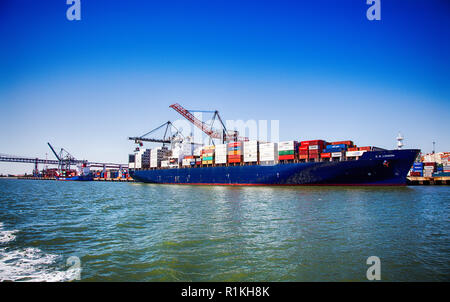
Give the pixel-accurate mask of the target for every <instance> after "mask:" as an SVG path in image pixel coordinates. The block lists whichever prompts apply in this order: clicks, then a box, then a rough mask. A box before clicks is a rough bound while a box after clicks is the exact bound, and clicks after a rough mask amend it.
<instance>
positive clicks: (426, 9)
mask: <svg viewBox="0 0 450 302" xmlns="http://www.w3.org/2000/svg"><path fill="white" fill-rule="evenodd" d="M365 2H366V1H365V0H351V1H346V0H328V1H325V0H310V1H279V0H278V1H263V0H255V1H246V0H239V1H234V0H231V1H230V0H226V1H218V0H206V1H197V0H180V1H173V0H172V1H144V0H142V1H138V0H128V1H124V0H118V1H106V0H95V1H94V0H82V1H81V18H82V19H81V21H68V20H67V19H66V9H67V7H68V6H67V5H66V4H65V3H66V1H65V0H57V1H56V0H55V1H23V0H22V1H19V0H14V1H12V0H11V1H8V0H3V1H1V2H0V41H1V47H0V105H1V110H0V119H1V125H2V127H1V130H0V153H7V154H17V155H24V156H39V157H45V153H49V152H50V151H49V149H48V147H47V145H46V143H47V141H50V142H52V143H53V144H54V145H55V146H57V147H61V146H63V147H65V148H67V149H68V150H70V151H71V153H72V154H73V155H75V156H76V157H78V158H86V159H89V160H92V161H111V162H126V160H127V154H128V153H130V152H131V150H132V148H133V143H132V142H130V141H128V140H127V136H129V135H141V134H143V133H145V132H146V131H148V130H150V129H152V128H154V127H156V126H158V125H159V124H162V123H163V122H165V121H167V120H176V119H178V118H179V116H178V114H177V113H176V112H175V111H173V110H172V109H170V108H168V106H169V105H170V104H172V103H175V102H179V103H180V104H182V105H185V106H186V107H187V108H192V109H204V110H210V109H218V110H219V111H220V112H221V114H222V116H223V117H224V118H225V119H242V120H249V119H255V120H260V119H267V120H272V119H276V120H279V121H280V130H281V132H280V139H281V140H288V139H296V140H305V139H316V138H323V139H326V140H337V139H339V140H341V139H352V140H353V141H355V142H356V143H357V144H358V145H361V146H363V145H377V146H380V147H385V148H394V147H395V137H396V135H397V133H398V131H401V132H402V133H403V135H404V136H405V138H406V140H405V143H406V147H410V148H420V149H422V150H423V151H425V152H429V151H431V149H432V141H433V140H434V141H436V142H437V144H436V148H437V151H450V133H449V126H448V125H449V122H448V121H449V117H450V115H449V114H450V85H449V83H450V76H449V70H450V60H449V59H450V58H449V54H450V38H449V37H450V20H449V16H450V2H449V1H447V0H442V1H437V0H435V1H430V0H421V1H419V0H414V1H406V0H403V1H402V0H395V1H393V0H391V1H388V0H382V1H381V21H372V22H371V21H368V20H367V19H366V10H367V8H368V5H367V4H366V3H365ZM50 157H51V156H50V154H49V158H50ZM25 171H28V172H29V171H31V167H30V166H29V165H20V164H6V163H0V173H18V172H25Z"/></svg>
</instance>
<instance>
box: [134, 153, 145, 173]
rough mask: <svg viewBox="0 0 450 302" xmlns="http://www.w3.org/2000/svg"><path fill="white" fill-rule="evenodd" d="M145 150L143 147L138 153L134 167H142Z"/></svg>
mask: <svg viewBox="0 0 450 302" xmlns="http://www.w3.org/2000/svg"><path fill="white" fill-rule="evenodd" d="M144 152H145V149H141V150H139V151H138V152H137V153H136V156H135V162H134V167H135V168H136V169H141V168H142V154H143V153H144Z"/></svg>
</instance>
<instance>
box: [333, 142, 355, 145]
mask: <svg viewBox="0 0 450 302" xmlns="http://www.w3.org/2000/svg"><path fill="white" fill-rule="evenodd" d="M331 144H332V145H340V144H344V145H347V146H353V142H352V141H339V142H332V143H331Z"/></svg>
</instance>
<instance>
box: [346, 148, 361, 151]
mask: <svg viewBox="0 0 450 302" xmlns="http://www.w3.org/2000/svg"><path fill="white" fill-rule="evenodd" d="M358 149H359V148H348V151H358Z"/></svg>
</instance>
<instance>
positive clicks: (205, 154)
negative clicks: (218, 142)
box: [200, 146, 215, 165]
mask: <svg viewBox="0 0 450 302" xmlns="http://www.w3.org/2000/svg"><path fill="white" fill-rule="evenodd" d="M214 149H215V146H205V147H203V149H202V152H201V156H200V157H201V159H202V165H211V164H212V163H213V162H214Z"/></svg>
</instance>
